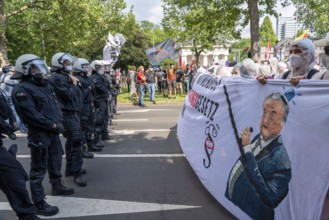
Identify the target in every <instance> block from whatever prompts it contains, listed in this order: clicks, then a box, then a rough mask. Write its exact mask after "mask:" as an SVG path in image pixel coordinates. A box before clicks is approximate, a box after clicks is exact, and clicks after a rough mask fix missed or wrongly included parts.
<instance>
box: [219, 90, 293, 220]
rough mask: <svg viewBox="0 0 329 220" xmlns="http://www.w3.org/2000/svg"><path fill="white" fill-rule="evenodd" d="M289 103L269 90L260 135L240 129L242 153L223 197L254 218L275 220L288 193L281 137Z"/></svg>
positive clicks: (287, 164)
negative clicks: (275, 213)
mask: <svg viewBox="0 0 329 220" xmlns="http://www.w3.org/2000/svg"><path fill="white" fill-rule="evenodd" d="M288 114H289V106H288V105H287V101H286V99H285V97H284V96H283V95H281V94H280V93H272V94H270V95H268V96H267V97H266V98H265V100H264V102H263V115H262V118H261V121H260V134H258V135H256V136H255V137H254V138H253V139H252V141H250V140H251V135H252V131H251V130H252V129H250V128H245V129H243V130H242V132H241V136H240V138H241V143H242V146H240V147H241V148H242V149H241V150H240V152H241V156H240V157H239V159H238V160H237V162H236V163H235V165H234V166H233V168H232V170H231V172H230V175H229V178H228V181H227V187H226V192H225V196H226V198H227V199H229V200H230V201H231V202H232V203H234V204H235V205H236V206H238V207H239V208H240V209H241V210H242V211H243V212H245V213H246V214H248V215H249V216H250V217H251V218H253V219H274V209H275V208H276V207H277V206H278V205H279V204H280V202H281V201H282V200H283V199H284V198H285V197H286V195H287V194H288V190H289V189H288V185H289V182H290V179H291V165H290V159H289V156H288V153H287V151H286V149H285V146H284V144H283V142H282V138H281V134H280V132H281V130H282V128H283V126H284V124H285V122H286V120H287V117H288Z"/></svg>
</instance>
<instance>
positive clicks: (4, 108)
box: [0, 93, 40, 220]
mask: <svg viewBox="0 0 329 220" xmlns="http://www.w3.org/2000/svg"><path fill="white" fill-rule="evenodd" d="M12 117H13V115H12V111H11V108H10V106H9V105H8V103H7V102H6V98H5V97H4V96H3V95H2V94H1V93H0V189H1V190H2V191H3V192H4V193H5V195H6V197H7V199H8V201H9V204H10V206H11V208H12V209H13V210H14V211H15V212H16V215H17V217H18V218H19V219H20V220H37V219H40V218H38V217H37V216H36V213H35V209H34V206H33V204H32V202H31V199H30V196H29V193H28V191H27V190H26V181H27V180H28V175H27V173H26V172H25V170H24V168H23V167H22V165H21V164H20V163H19V162H18V161H17V160H16V151H17V145H15V144H14V145H12V146H11V147H10V148H9V150H8V151H7V149H6V148H5V147H4V146H3V141H2V138H4V137H5V136H4V135H3V134H7V135H8V136H9V137H15V136H13V133H12V132H14V129H13V126H11V125H10V124H8V123H7V122H6V120H8V119H9V118H12Z"/></svg>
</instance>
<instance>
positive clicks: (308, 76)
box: [282, 69, 319, 79]
mask: <svg viewBox="0 0 329 220" xmlns="http://www.w3.org/2000/svg"><path fill="white" fill-rule="evenodd" d="M317 72H319V70H316V69H311V70H310V72H308V74H307V77H306V79H311V78H312V77H313V76H314V74H316V73H317ZM289 74H290V70H288V71H287V72H285V73H283V75H282V79H287V78H288V76H289Z"/></svg>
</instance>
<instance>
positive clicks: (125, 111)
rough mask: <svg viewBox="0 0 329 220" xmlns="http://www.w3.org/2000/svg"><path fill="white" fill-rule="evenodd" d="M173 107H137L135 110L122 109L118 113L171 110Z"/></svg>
mask: <svg viewBox="0 0 329 220" xmlns="http://www.w3.org/2000/svg"><path fill="white" fill-rule="evenodd" d="M170 110H172V109H169V108H168V109H166V108H163V109H156V108H155V109H152V108H149V109H135V110H122V111H118V113H144V112H150V111H170Z"/></svg>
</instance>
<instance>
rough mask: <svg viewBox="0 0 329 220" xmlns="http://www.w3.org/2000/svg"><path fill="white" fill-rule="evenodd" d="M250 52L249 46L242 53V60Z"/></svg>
mask: <svg viewBox="0 0 329 220" xmlns="http://www.w3.org/2000/svg"><path fill="white" fill-rule="evenodd" d="M248 53H249V47H246V48H244V49H243V51H242V53H241V56H240V60H241V59H242V57H243V56H245V55H248Z"/></svg>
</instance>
